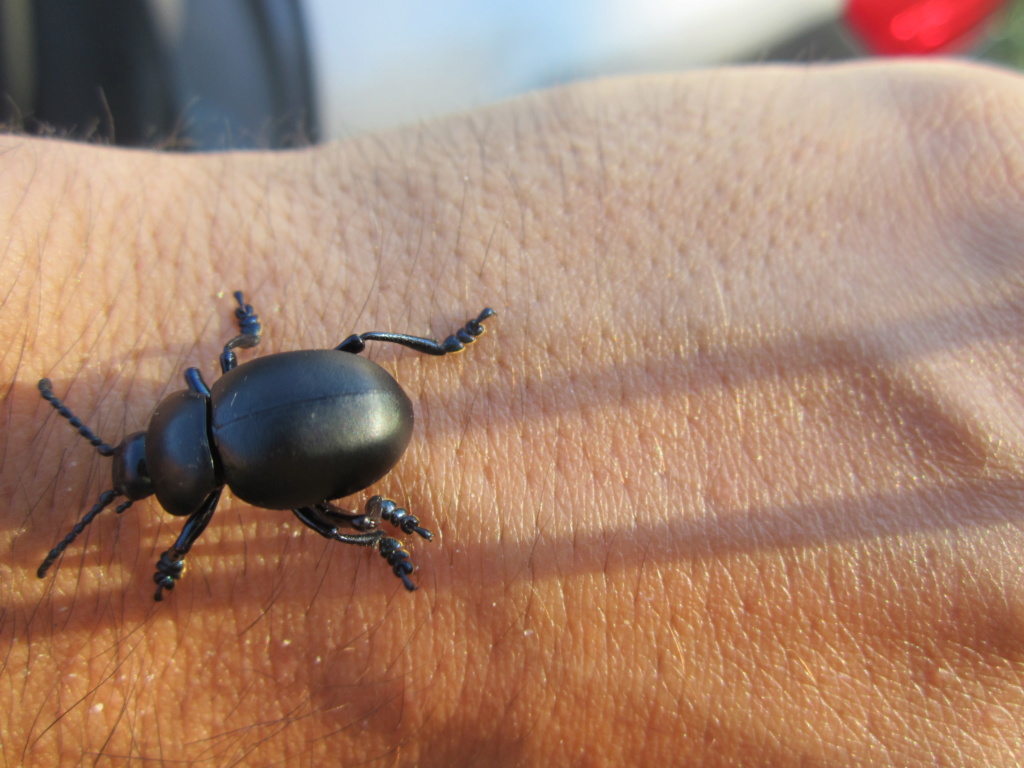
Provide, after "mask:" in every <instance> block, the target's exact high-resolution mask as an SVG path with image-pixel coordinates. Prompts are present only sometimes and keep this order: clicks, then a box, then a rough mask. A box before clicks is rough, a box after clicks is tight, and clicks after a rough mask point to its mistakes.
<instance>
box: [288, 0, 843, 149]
mask: <svg viewBox="0 0 1024 768" xmlns="http://www.w3.org/2000/svg"><path fill="white" fill-rule="evenodd" d="M842 6H843V2H842V0H676V2H665V1H664V0H662V1H660V2H659V0H634V1H632V2H622V1H621V0H620V1H619V2H616V0H590V1H589V2H586V1H584V0H553V1H552V0H547V1H546V2H539V1H538V0H520V1H519V2H515V3H510V2H498V3H484V2H479V1H478V2H472V1H471V0H436V1H435V2H429V3H426V2H414V1H413V0H376V2H365V0H362V1H361V2H354V1H353V0H304V8H305V13H306V24H307V30H308V34H309V40H310V45H311V48H312V57H313V70H314V73H315V76H316V82H317V85H316V88H317V98H318V101H319V106H320V120H321V129H322V135H323V138H324V139H327V140H330V139H337V138H343V137H345V136H351V135H352V134H354V133H360V132H363V131H369V130H374V129H379V128H386V127H389V126H394V125H401V124H406V123H410V122H416V121H420V120H424V119H427V118H430V117H434V116H437V115H441V114H446V113H450V112H457V111H460V110H464V109H469V108H472V107H477V106H480V105H483V104H487V103H489V102H493V101H497V100H500V99H503V98H507V97H509V96H513V95H515V94H517V93H522V92H525V91H529V90H534V89H537V88H543V87H546V86H550V85H556V84H559V83H565V82H569V81H572V80H576V79H580V78H585V77H594V76H599V75H610V74H616V73H627V72H651V71H664V70H670V69H681V68H687V67H696V66H706V65H712V64H719V63H723V62H729V61H735V60H738V59H744V58H748V57H751V56H756V55H757V53H758V52H759V51H761V50H764V49H765V48H767V47H768V46H770V45H772V44H773V43H774V42H776V41H778V40H782V39H785V38H787V37H789V36H792V35H794V34H797V33H799V32H801V31H802V30H804V29H808V28H810V27H812V26H814V25H816V24H820V23H823V22H826V21H828V20H830V19H834V18H837V17H838V16H839V15H840V13H841V11H842Z"/></svg>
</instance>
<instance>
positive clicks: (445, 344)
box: [335, 307, 496, 355]
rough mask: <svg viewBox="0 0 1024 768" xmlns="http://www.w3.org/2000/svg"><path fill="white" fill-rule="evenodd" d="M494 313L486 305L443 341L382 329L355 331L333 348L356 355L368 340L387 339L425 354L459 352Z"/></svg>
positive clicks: (473, 339) (479, 332) (473, 338)
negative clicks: (365, 331)
mask: <svg viewBox="0 0 1024 768" xmlns="http://www.w3.org/2000/svg"><path fill="white" fill-rule="evenodd" d="M494 314H496V313H495V311H494V310H493V309H491V308H490V307H488V308H487V309H485V310H484V311H483V312H481V313H480V314H479V315H477V317H476V319H474V320H469V321H467V322H466V324H465V325H464V326H463V327H462V328H460V329H459V330H457V331H456V332H455V333H453V334H452V335H451V336H449V337H448V338H447V339H445V340H444V341H435V340H434V339H426V338H423V337H421V336H409V335H407V334H404V333H384V332H382V331H370V332H369V333H356V334H353V335H351V336H349V337H348V338H347V339H345V340H344V341H343V342H341V344H339V345H338V346H336V347H335V349H337V350H340V351H342V352H351V353H352V354H354V355H358V354H359V353H360V352H362V351H363V350H364V349H365V348H366V342H368V341H388V342H391V343H392V344H401V345H402V346H403V347H409V349H414V350H416V351H417V352H422V353H423V354H425V355H450V354H452V353H454V352H461V351H462V350H464V349H465V348H466V345H467V344H472V343H473V342H474V341H476V337H477V336H479V335H481V334H482V333H483V332H484V330H485V329H484V325H483V323H484V320H486V319H487V318H488V317H491V316H492V315H494Z"/></svg>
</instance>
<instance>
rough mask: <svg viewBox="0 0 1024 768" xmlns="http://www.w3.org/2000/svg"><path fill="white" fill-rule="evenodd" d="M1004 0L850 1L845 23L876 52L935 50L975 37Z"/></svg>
mask: <svg viewBox="0 0 1024 768" xmlns="http://www.w3.org/2000/svg"><path fill="white" fill-rule="evenodd" d="M1004 2H1005V0H849V2H848V3H847V4H846V23H847V25H848V26H849V27H850V29H851V30H853V31H854V32H855V33H856V34H857V36H858V37H860V39H861V41H862V42H863V43H864V44H865V45H866V46H867V47H868V48H869V49H870V50H871V51H872V52H873V53H880V54H885V55H900V54H921V53H934V52H936V51H948V50H950V49H955V48H956V47H957V46H958V44H963V43H966V42H969V41H971V40H973V38H974V35H973V34H972V33H975V32H977V30H978V29H979V27H980V26H981V25H982V23H983V22H984V21H985V20H986V19H988V18H989V17H990V16H992V14H993V13H995V11H996V10H998V9H999V7H1000V6H1001V5H1003V4H1004Z"/></svg>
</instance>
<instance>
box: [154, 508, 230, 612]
mask: <svg viewBox="0 0 1024 768" xmlns="http://www.w3.org/2000/svg"><path fill="white" fill-rule="evenodd" d="M221 490H222V489H220V488H218V489H217V490H216V491H214V492H213V493H211V494H210V495H209V496H207V497H206V501H204V502H203V505H202V506H201V507H200V508H199V509H197V510H196V511H195V512H193V513H192V514H191V515H190V516H189V518H188V520H186V521H185V527H184V528H182V529H181V535H180V536H178V540H177V541H175V542H174V546H173V547H171V548H170V549H168V550H167V551H166V552H164V553H163V554H162V555H160V559H159V560H158V561H157V563H156V573H155V574H153V581H155V582H156V594H155V595H154V596H153V599H154V600H163V599H164V590H165V589H168V590H169V589H174V583H175V582H176V581H177V580H178V579H180V578H181V574H182V573H183V572H184V570H185V555H187V554H188V551H189V550H190V549H192V545H193V544H195V543H196V539H198V538H199V537H200V536H202V535H203V531H205V530H206V526H207V525H208V524H209V523H210V518H211V517H213V512H214V510H215V509H217V502H218V501H220V492H221Z"/></svg>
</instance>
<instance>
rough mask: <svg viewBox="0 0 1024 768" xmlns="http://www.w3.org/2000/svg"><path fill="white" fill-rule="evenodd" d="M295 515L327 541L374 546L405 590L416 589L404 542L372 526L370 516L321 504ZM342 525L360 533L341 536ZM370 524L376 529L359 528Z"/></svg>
mask: <svg viewBox="0 0 1024 768" xmlns="http://www.w3.org/2000/svg"><path fill="white" fill-rule="evenodd" d="M292 512H294V513H295V516H296V517H297V518H299V520H301V521H302V523H303V524H305V525H307V526H308V527H310V528H312V529H313V530H314V531H316V532H317V533H319V534H320V535H321V536H323V537H324V538H325V539H330V540H331V541H340V542H341V543H343V544H355V545H356V546H360V547H374V548H375V549H376V550H377V551H378V552H379V553H380V556H381V557H383V558H384V559H385V560H386V561H387V564H388V565H390V566H391V571H392V573H394V574H395V576H397V577H398V578H400V579H401V580H402V584H404V585H405V588H406V589H407V590H409V591H410V592H414V591H415V590H416V585H415V584H413V583H412V581H411V580H410V579H409V576H410V574H412V572H413V571H414V570H415V567H414V566H413V564H412V562H410V560H409V553H408V552H407V551H406V549H405V547H403V546H402V542H400V541H399V540H398V539H395V538H392V537H391V536H387V535H385V534H384V531H382V530H380V528H377V527H376V524H375V523H372V518H370V516H368V515H351V514H349V513H346V512H345V511H344V510H342V509H340V508H338V507H335V506H334V505H333V504H330V503H329V502H321V503H320V504H317V505H315V506H312V507H299V508H298V509H293V510H292ZM366 518H368V520H367V521H366V522H364V521H363V519H366ZM339 523H340V524H343V525H349V526H351V527H353V528H356V529H357V531H358V533H342V532H341V531H339V530H338V525H339ZM370 524H372V525H373V527H372V528H370V529H369V530H366V529H365V528H364V529H362V530H360V529H359V527H358V526H361V525H362V526H366V525H370Z"/></svg>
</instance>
